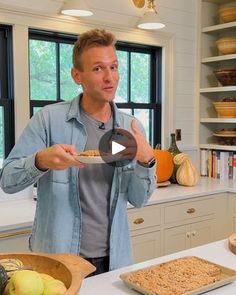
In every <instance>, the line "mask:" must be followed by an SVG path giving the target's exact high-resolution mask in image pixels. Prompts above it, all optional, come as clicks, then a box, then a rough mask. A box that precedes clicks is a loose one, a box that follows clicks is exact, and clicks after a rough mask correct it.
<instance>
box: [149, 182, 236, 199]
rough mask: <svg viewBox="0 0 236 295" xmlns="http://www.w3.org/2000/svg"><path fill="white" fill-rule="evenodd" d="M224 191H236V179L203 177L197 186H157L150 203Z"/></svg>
mask: <svg viewBox="0 0 236 295" xmlns="http://www.w3.org/2000/svg"><path fill="white" fill-rule="evenodd" d="M223 192H232V193H236V181H233V180H228V179H226V180H220V179H213V178H208V177H201V179H200V181H199V183H198V184H197V185H195V186H181V185H178V184H171V185H169V186H167V187H159V188H157V189H156V190H155V191H154V192H153V194H152V196H151V198H150V199H149V201H148V205H153V204H158V203H165V202H171V201H176V200H184V199H189V198H194V197H200V196H205V195H211V194H217V193H223Z"/></svg>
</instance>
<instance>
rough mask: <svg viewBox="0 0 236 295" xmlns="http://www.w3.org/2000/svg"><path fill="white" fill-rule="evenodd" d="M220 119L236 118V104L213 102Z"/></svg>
mask: <svg viewBox="0 0 236 295" xmlns="http://www.w3.org/2000/svg"><path fill="white" fill-rule="evenodd" d="M213 104H214V107H215V109H216V112H217V115H218V118H236V102H234V101H232V102H231V101H219V102H213Z"/></svg>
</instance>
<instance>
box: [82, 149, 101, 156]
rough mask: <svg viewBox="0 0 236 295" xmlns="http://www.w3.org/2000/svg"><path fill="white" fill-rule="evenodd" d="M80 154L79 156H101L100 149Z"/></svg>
mask: <svg viewBox="0 0 236 295" xmlns="http://www.w3.org/2000/svg"><path fill="white" fill-rule="evenodd" d="M78 155H79V156H86V157H99V156H101V154H100V152H99V150H87V151H82V152H80V153H79V154H78Z"/></svg>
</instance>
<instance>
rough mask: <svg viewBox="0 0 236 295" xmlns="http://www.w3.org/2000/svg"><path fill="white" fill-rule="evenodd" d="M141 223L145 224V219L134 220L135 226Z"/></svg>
mask: <svg viewBox="0 0 236 295" xmlns="http://www.w3.org/2000/svg"><path fill="white" fill-rule="evenodd" d="M141 223H144V219H143V218H142V217H140V218H137V219H135V220H134V224H141Z"/></svg>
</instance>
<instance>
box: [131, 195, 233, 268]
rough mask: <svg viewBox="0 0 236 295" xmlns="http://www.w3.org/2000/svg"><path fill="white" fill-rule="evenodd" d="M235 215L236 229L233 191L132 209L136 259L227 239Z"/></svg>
mask: <svg viewBox="0 0 236 295" xmlns="http://www.w3.org/2000/svg"><path fill="white" fill-rule="evenodd" d="M233 208H234V209H233ZM233 218H234V226H235V231H236V195H235V194H230V193H219V194H213V195H206V196H201V197H195V198H191V199H187V200H179V201H178V200H177V201H172V202H166V203H162V204H157V205H149V206H146V207H144V208H140V209H134V208H132V209H129V210H128V219H129V228H130V234H131V239H132V246H133V254H134V261H135V262H136V263H137V262H142V261H145V260H148V259H152V258H155V257H158V256H161V255H166V254H170V253H174V252H177V251H181V250H185V249H188V248H191V247H196V246H199V245H203V244H206V243H210V242H213V241H216V240H221V239H225V238H227V237H228V236H229V234H230V233H231V232H232V230H233Z"/></svg>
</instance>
